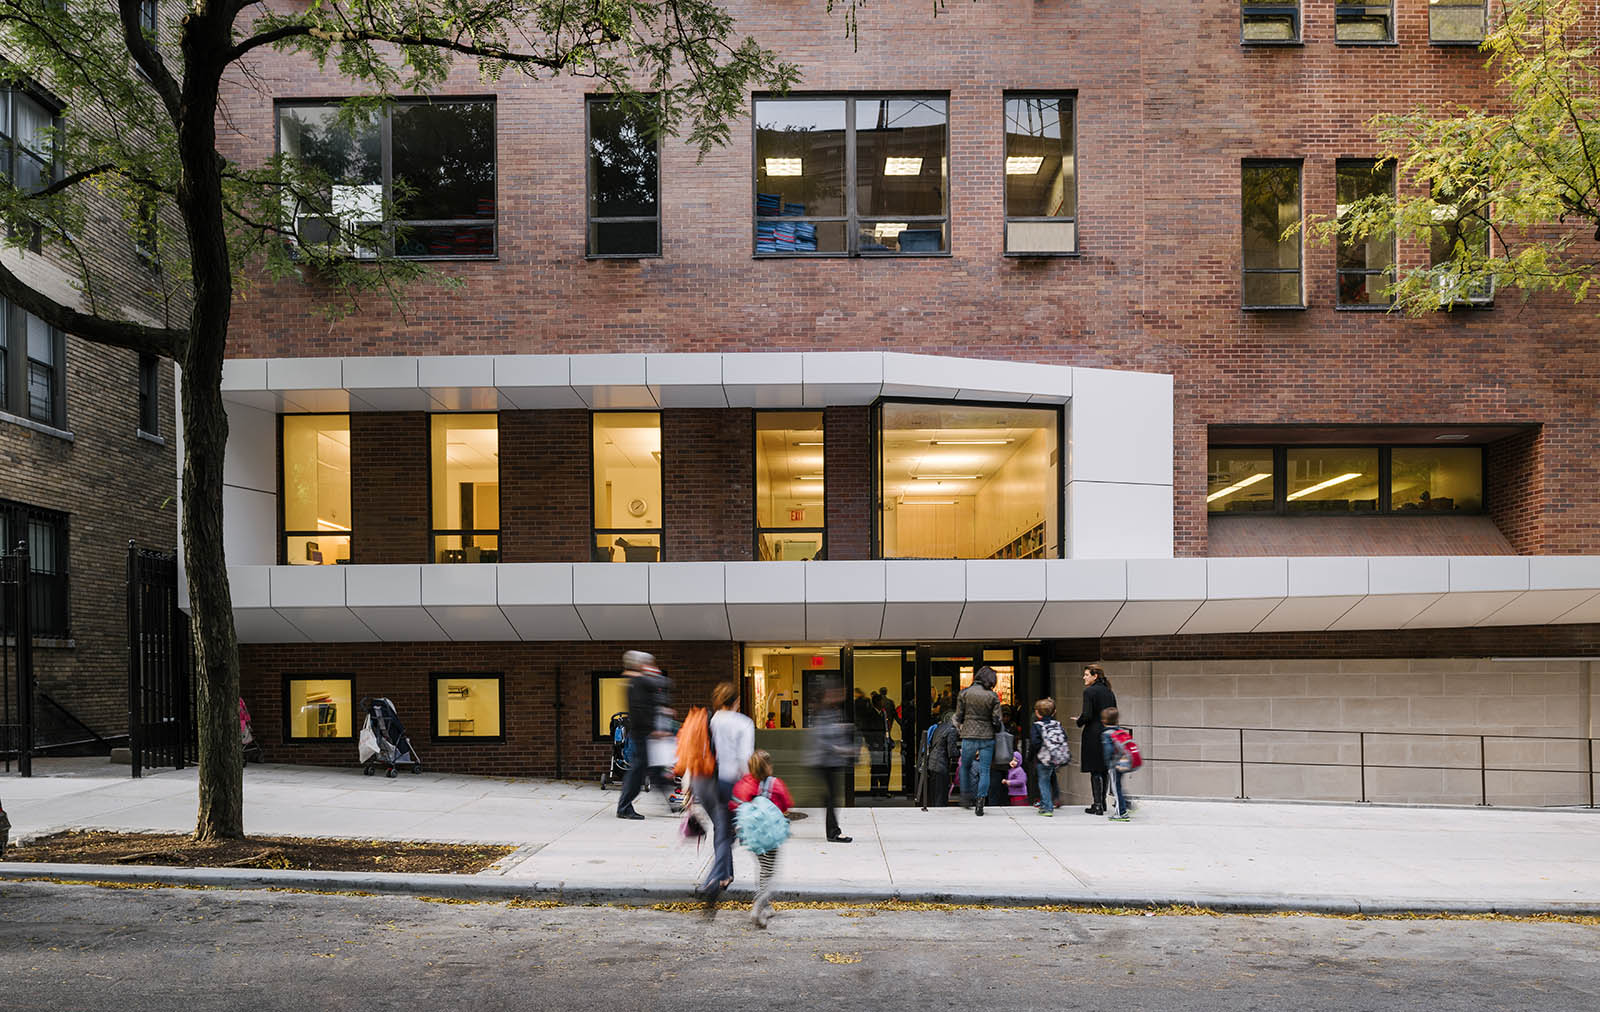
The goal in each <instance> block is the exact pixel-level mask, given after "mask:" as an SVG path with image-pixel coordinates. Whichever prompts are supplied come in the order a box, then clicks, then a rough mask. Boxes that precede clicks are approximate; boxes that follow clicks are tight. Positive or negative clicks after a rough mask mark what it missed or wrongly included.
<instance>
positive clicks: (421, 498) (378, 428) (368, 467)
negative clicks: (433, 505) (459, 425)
mask: <svg viewBox="0 0 1600 1012" xmlns="http://www.w3.org/2000/svg"><path fill="white" fill-rule="evenodd" d="M279 452H282V451H281V449H280V451H279ZM350 472H351V474H353V475H360V480H358V481H353V482H351V486H350V516H351V519H352V520H353V521H354V522H353V523H352V524H351V525H350V527H351V530H352V534H351V537H350V560H351V561H352V562H355V563H364V564H385V563H406V562H409V563H413V564H415V563H418V562H423V561H425V560H426V559H427V558H428V551H429V548H428V532H429V530H430V527H429V524H430V523H431V521H430V519H429V517H430V510H429V506H428V416H427V415H425V414H422V413H421V412H411V411H408V412H396V413H392V414H388V413H386V414H366V413H358V414H352V415H351V416H350ZM278 473H279V474H282V473H283V470H282V468H279V471H278Z"/></svg>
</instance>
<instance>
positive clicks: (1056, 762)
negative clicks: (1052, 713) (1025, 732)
mask: <svg viewBox="0 0 1600 1012" xmlns="http://www.w3.org/2000/svg"><path fill="white" fill-rule="evenodd" d="M1039 741H1040V745H1039V755H1038V759H1039V761H1040V762H1041V763H1044V764H1045V765H1047V766H1065V765H1066V764H1067V763H1069V762H1071V761H1072V748H1071V747H1070V746H1069V745H1068V744H1067V733H1066V732H1065V731H1063V730H1061V722H1060V721H1057V720H1041V721H1040V722H1039Z"/></svg>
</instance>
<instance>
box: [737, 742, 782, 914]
mask: <svg viewBox="0 0 1600 1012" xmlns="http://www.w3.org/2000/svg"><path fill="white" fill-rule="evenodd" d="M749 769H750V772H748V773H746V774H745V775H744V776H743V777H741V778H740V780H739V782H738V783H736V784H734V785H733V801H732V802H731V805H732V806H733V808H734V813H735V816H736V818H735V822H738V821H739V820H741V819H747V818H750V817H749V816H740V815H738V806H739V805H744V804H751V805H754V802H755V799H756V798H758V797H764V798H766V799H767V800H768V801H770V802H772V805H773V807H774V808H776V809H777V811H778V815H780V816H783V815H785V814H787V813H788V811H789V808H790V806H792V805H793V804H794V799H793V798H791V797H790V796H789V787H788V785H787V784H785V783H784V782H783V781H782V780H780V779H778V777H777V776H775V775H774V774H773V772H772V756H771V755H770V754H769V753H768V752H766V751H765V750H764V749H756V751H755V753H754V754H753V755H751V756H750V763H749ZM767 815H768V816H770V815H771V812H770V811H768V812H767ZM760 817H761V816H760V814H759V813H758V814H757V816H756V818H760ZM745 833H746V834H747V835H746V836H745V838H744V840H745V844H746V845H747V846H748V847H750V853H752V854H754V855H755V859H756V865H757V869H758V870H757V874H756V898H755V901H754V902H753V903H751V904H750V919H751V920H752V921H754V922H755V925H756V927H758V928H764V927H766V926H767V921H768V920H770V919H771V918H772V879H773V875H774V874H775V873H776V872H777V870H778V848H779V847H780V846H781V845H782V840H783V839H786V838H787V837H788V835H789V830H788V823H787V822H779V823H778V825H777V833H776V834H771V835H772V836H774V837H776V842H774V840H773V839H769V838H767V837H768V835H769V834H767V833H766V832H764V831H762V827H757V828H752V827H751V826H749V825H746V827H745ZM758 837H761V839H759V840H758V839H757V838H758Z"/></svg>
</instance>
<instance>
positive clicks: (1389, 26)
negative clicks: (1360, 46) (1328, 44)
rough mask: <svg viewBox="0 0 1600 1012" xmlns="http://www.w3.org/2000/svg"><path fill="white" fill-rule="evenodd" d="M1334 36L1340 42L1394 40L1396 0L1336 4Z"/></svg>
mask: <svg viewBox="0 0 1600 1012" xmlns="http://www.w3.org/2000/svg"><path fill="white" fill-rule="evenodd" d="M1333 37H1334V39H1335V41H1338V42H1393V41H1394V0H1383V2H1379V3H1373V2H1370V0H1369V2H1367V3H1346V2H1340V3H1337V4H1335V6H1334V8H1333Z"/></svg>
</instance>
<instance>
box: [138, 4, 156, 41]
mask: <svg viewBox="0 0 1600 1012" xmlns="http://www.w3.org/2000/svg"><path fill="white" fill-rule="evenodd" d="M159 7H160V5H159V4H158V3H157V0H139V27H140V28H143V29H144V31H145V34H146V35H154V34H156V14H157V12H158V10H159Z"/></svg>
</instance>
